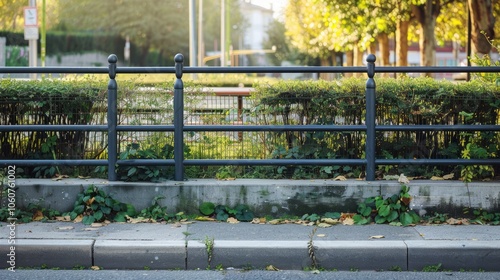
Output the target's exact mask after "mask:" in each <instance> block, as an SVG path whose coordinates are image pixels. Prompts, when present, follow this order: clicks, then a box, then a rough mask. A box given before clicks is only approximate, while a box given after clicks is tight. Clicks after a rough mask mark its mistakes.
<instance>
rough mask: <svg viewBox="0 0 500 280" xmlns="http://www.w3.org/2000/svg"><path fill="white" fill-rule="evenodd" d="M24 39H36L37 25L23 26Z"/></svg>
mask: <svg viewBox="0 0 500 280" xmlns="http://www.w3.org/2000/svg"><path fill="white" fill-rule="evenodd" d="M24 40H38V27H37V26H25V27H24Z"/></svg>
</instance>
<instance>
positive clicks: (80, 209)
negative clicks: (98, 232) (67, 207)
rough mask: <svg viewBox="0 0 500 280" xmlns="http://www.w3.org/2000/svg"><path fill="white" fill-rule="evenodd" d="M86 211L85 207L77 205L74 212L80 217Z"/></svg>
mask: <svg viewBox="0 0 500 280" xmlns="http://www.w3.org/2000/svg"><path fill="white" fill-rule="evenodd" d="M84 210H85V205H77V206H75V208H74V209H73V212H75V213H76V214H77V215H80V214H82V213H83V211H84Z"/></svg>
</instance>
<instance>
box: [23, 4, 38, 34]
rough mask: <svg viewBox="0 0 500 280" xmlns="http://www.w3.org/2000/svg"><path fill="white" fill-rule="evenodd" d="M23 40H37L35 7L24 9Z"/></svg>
mask: <svg viewBox="0 0 500 280" xmlns="http://www.w3.org/2000/svg"><path fill="white" fill-rule="evenodd" d="M24 40H38V16H37V10H36V7H24Z"/></svg>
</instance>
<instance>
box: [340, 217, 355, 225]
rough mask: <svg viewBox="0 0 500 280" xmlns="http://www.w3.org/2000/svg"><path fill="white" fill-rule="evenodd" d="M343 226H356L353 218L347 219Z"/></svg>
mask: <svg viewBox="0 0 500 280" xmlns="http://www.w3.org/2000/svg"><path fill="white" fill-rule="evenodd" d="M342 224H343V225H346V226H352V225H354V220H353V219H352V218H346V219H344V221H342Z"/></svg>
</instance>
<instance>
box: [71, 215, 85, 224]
mask: <svg viewBox="0 0 500 280" xmlns="http://www.w3.org/2000/svg"><path fill="white" fill-rule="evenodd" d="M82 220H83V215H82V214H80V215H78V216H76V218H75V219H74V220H73V222H74V223H80V222H82Z"/></svg>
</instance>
